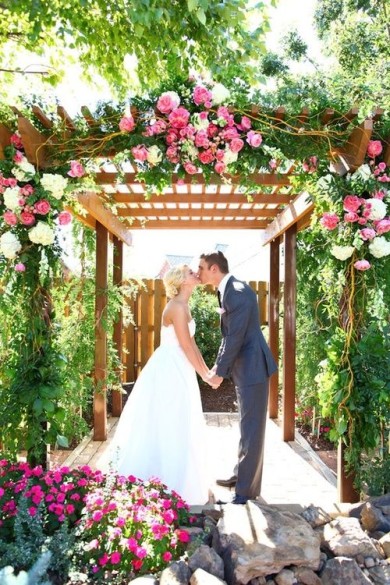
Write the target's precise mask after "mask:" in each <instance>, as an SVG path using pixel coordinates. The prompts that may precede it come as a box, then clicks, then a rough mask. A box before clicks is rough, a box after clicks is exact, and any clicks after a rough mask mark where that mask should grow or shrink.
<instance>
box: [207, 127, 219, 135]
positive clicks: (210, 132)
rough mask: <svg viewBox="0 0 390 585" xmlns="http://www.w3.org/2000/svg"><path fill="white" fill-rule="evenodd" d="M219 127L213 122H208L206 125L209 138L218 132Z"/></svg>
mask: <svg viewBox="0 0 390 585" xmlns="http://www.w3.org/2000/svg"><path fill="white" fill-rule="evenodd" d="M218 132H219V129H218V126H216V125H215V124H209V125H208V127H207V134H208V135H209V136H210V138H213V137H214V136H215V135H216V134H218Z"/></svg>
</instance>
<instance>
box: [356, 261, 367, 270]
mask: <svg viewBox="0 0 390 585" xmlns="http://www.w3.org/2000/svg"><path fill="white" fill-rule="evenodd" d="M354 267H355V268H356V270H368V269H369V268H371V264H370V263H369V261H368V260H357V261H356V262H355V264H354Z"/></svg>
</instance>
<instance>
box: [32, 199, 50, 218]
mask: <svg viewBox="0 0 390 585" xmlns="http://www.w3.org/2000/svg"><path fill="white" fill-rule="evenodd" d="M50 209H51V206H50V203H49V202H48V201H46V199H40V200H39V201H37V202H36V203H35V205H34V211H35V213H39V215H47V214H48V213H49V211H50Z"/></svg>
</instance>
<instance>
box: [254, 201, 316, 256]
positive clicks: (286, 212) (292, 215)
mask: <svg viewBox="0 0 390 585" xmlns="http://www.w3.org/2000/svg"><path fill="white" fill-rule="evenodd" d="M313 209H314V203H313V201H312V200H311V197H310V195H309V193H306V192H303V193H301V194H300V195H298V197H296V198H295V199H294V201H292V202H291V203H290V204H289V205H287V207H285V208H284V209H283V211H282V212H281V213H280V215H279V216H278V217H276V218H275V219H274V220H273V222H272V223H271V224H270V225H269V226H267V228H266V230H265V232H264V240H263V245H266V244H268V243H269V242H271V241H272V240H274V239H275V238H277V237H278V236H280V235H282V234H283V233H284V232H285V231H286V230H287V229H288V228H289V227H290V226H292V225H293V224H294V223H296V222H297V221H299V219H300V218H301V217H303V216H305V215H306V214H307V213H309V212H310V211H312V210H313Z"/></svg>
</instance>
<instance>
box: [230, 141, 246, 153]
mask: <svg viewBox="0 0 390 585" xmlns="http://www.w3.org/2000/svg"><path fill="white" fill-rule="evenodd" d="M229 148H230V150H231V151H232V152H240V150H242V149H243V148H244V141H243V140H241V138H233V140H232V141H231V143H230V145H229Z"/></svg>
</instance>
